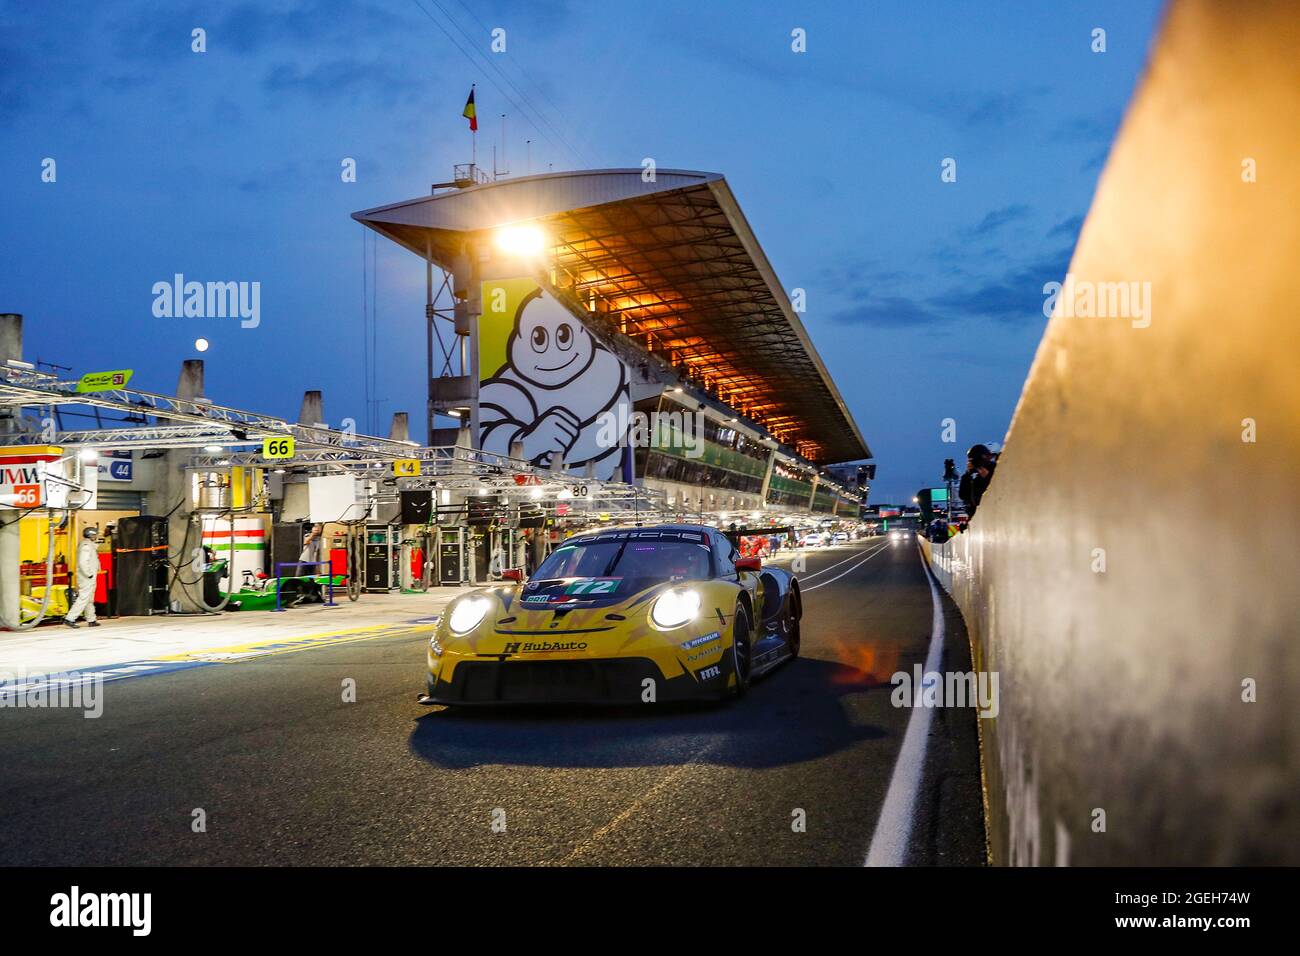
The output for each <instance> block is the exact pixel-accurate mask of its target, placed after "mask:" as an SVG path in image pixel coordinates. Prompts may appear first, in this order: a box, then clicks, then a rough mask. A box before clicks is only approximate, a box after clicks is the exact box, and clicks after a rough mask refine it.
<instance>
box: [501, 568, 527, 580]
mask: <svg viewBox="0 0 1300 956" xmlns="http://www.w3.org/2000/svg"><path fill="white" fill-rule="evenodd" d="M501 577H503V578H505V580H507V581H514V582H515V583H516V584H519V583H521V582H522V581H523V580H524V572H523V571H522V570H521V569H520V568H506V569H505V570H504V571H502V572H501Z"/></svg>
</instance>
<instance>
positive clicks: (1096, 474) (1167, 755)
mask: <svg viewBox="0 0 1300 956" xmlns="http://www.w3.org/2000/svg"><path fill="white" fill-rule="evenodd" d="M1298 40H1300V9H1298V8H1297V7H1296V5H1295V4H1294V3H1293V2H1283V0H1277V2H1251V3H1241V4H1235V3H1216V2H1209V0H1200V2H1175V3H1173V4H1172V5H1171V6H1170V8H1169V10H1168V12H1167V15H1166V19H1165V22H1164V24H1163V25H1162V27H1161V30H1160V33H1159V36H1158V38H1157V40H1156V42H1155V44H1154V46H1153V49H1152V53H1151V59H1150V62H1149V64H1148V68H1147V71H1146V75H1145V76H1144V78H1143V80H1142V81H1141V83H1140V86H1139V89H1138V92H1137V93H1136V95H1135V97H1134V99H1133V102H1132V104H1131V106H1130V109H1129V112H1128V115H1127V116H1126V118H1125V121H1124V123H1123V126H1122V128H1121V130H1120V133H1119V136H1118V137H1117V140H1116V142H1115V145H1114V148H1113V150H1112V152H1111V155H1110V158H1109V160H1108V162H1107V165H1106V168H1105V171H1104V173H1103V175H1102V177H1101V179H1100V182H1099V185H1098V189H1097V194H1096V196H1095V199H1094V202H1093V204H1092V208H1091V210H1090V212H1089V214H1088V217H1087V220H1086V222H1085V224H1084V227H1083V231H1082V234H1081V236H1080V241H1079V245H1078V248H1077V249H1076V252H1075V256H1074V260H1073V262H1072V264H1071V267H1070V273H1071V281H1069V282H1067V283H1066V285H1065V287H1064V288H1063V289H1062V290H1061V294H1060V295H1059V296H1058V298H1057V301H1056V303H1055V312H1054V314H1053V316H1052V319H1051V321H1050V322H1049V324H1048V327H1047V330H1046V332H1045V334H1044V337H1043V341H1042V344H1041V345H1040V347H1039V351H1038V354H1037V356H1036V357H1035V360H1034V363H1033V367H1032V369H1031V371H1030V374H1029V377H1028V380H1027V382H1026V385H1025V389H1024V392H1023V394H1022V396H1021V399H1020V402H1019V404H1018V406H1017V409H1016V412H1015V415H1014V418H1013V422H1012V426H1011V429H1010V432H1009V434H1008V437H1007V442H1006V449H1005V452H1004V454H1003V456H1002V461H1001V463H1000V466H999V468H998V471H997V474H996V476H995V478H994V481H993V484H992V486H991V489H990V491H989V493H988V495H987V496H986V498H985V500H984V502H983V504H982V505H981V507H980V509H979V513H978V515H977V516H976V517H975V518H974V520H973V521H972V522H971V527H970V531H969V532H967V533H966V534H964V535H960V536H958V537H957V538H955V539H953V540H951V541H949V542H947V543H945V544H942V545H935V546H933V548H932V549H931V550H932V551H933V554H934V558H933V561H932V565H933V567H934V568H935V571H936V574H937V575H938V576H939V578H940V579H941V581H942V582H943V583H944V585H945V587H947V588H948V590H949V591H950V593H952V595H953V596H954V598H955V599H956V601H957V603H958V604H959V606H960V607H961V609H962V611H963V613H964V615H965V617H966V622H967V625H968V628H969V630H970V633H971V636H972V643H973V649H974V657H975V665H976V667H977V668H981V669H990V670H995V671H997V672H998V673H999V682H1000V688H1001V702H1000V703H1001V706H1000V714H999V716H998V717H997V718H996V719H994V720H982V721H980V724H981V734H982V741H983V748H982V749H983V761H984V775H985V785H986V791H987V807H988V816H989V819H988V833H989V840H990V853H991V856H992V858H993V862H995V863H1001V864H1007V863H1009V864H1046V865H1051V864H1054V863H1056V864H1252V863H1264V864H1274V863H1289V864H1293V865H1294V864H1296V863H1300V813H1298V811H1297V804H1298V802H1300V587H1298V586H1297V583H1296V569H1297V568H1298V567H1300V533H1297V532H1298V531H1300V527H1298V526H1300V522H1298V521H1297V518H1296V505H1295V503H1294V500H1293V492H1294V490H1295V487H1296V483H1297V480H1300V375H1297V370H1296V365H1297V361H1298V360H1300V333H1298V332H1297V323H1298V322H1300V305H1298V303H1300V122H1298V121H1297V117H1300V56H1297V55H1296V52H1295V51H1296V48H1297V41H1298ZM1112 42H1114V41H1113V40H1112ZM1117 283H1124V284H1125V285H1123V286H1120V285H1116V284H1117ZM1122 290H1127V291H1122ZM1089 295H1091V296H1092V298H1091V302H1092V305H1091V307H1089ZM1125 296H1127V297H1128V302H1127V305H1125V302H1124V301H1122V300H1123V299H1124V297H1125ZM1099 303H1100V304H1101V307H1100V308H1099Z"/></svg>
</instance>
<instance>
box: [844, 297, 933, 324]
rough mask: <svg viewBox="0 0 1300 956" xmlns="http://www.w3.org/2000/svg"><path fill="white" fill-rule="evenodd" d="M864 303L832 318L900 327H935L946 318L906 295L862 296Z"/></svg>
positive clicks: (852, 306)
mask: <svg viewBox="0 0 1300 956" xmlns="http://www.w3.org/2000/svg"><path fill="white" fill-rule="evenodd" d="M860 299H861V301H859V302H857V303H855V304H854V305H851V306H849V307H848V308H847V309H841V310H840V311H839V312H836V313H833V314H832V315H831V321H832V322H839V323H842V324H846V325H871V326H876V327H885V328H888V327H900V326H916V325H934V324H935V323H938V322H942V321H943V316H941V315H938V314H936V313H934V312H931V311H929V310H927V309H926V308H925V307H924V306H923V305H921V304H920V303H919V302H917V301H915V300H913V299H909V298H907V297H906V296H898V295H891V296H872V295H870V294H865V293H864V294H862V295H861V296H860Z"/></svg>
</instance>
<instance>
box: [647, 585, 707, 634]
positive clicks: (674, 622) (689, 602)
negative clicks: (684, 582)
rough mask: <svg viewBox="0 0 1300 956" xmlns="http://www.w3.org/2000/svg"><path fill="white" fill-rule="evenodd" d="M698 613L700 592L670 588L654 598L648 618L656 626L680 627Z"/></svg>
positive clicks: (693, 618)
mask: <svg viewBox="0 0 1300 956" xmlns="http://www.w3.org/2000/svg"><path fill="white" fill-rule="evenodd" d="M699 613H700V592H698V591H678V590H676V589H671V590H668V591H665V592H664V593H663V594H661V595H659V597H658V598H656V599H655V603H654V606H653V607H651V608H650V620H652V621H654V622H655V624H656V625H657V626H658V627H664V628H670V627H681V626H682V625H683V624H685V623H686V622H687V621H693V620H695V616H696V615H697V614H699Z"/></svg>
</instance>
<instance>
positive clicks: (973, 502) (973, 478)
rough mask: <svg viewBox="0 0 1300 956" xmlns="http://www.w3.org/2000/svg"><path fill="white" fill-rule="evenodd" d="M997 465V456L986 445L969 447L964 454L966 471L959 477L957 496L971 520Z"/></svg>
mask: <svg viewBox="0 0 1300 956" xmlns="http://www.w3.org/2000/svg"><path fill="white" fill-rule="evenodd" d="M997 465H998V456H997V455H995V454H993V452H991V451H989V448H988V446H987V445H971V446H970V450H969V451H968V452H966V471H965V473H964V474H963V475H962V476H961V484H960V485H959V486H958V487H957V495H958V497H960V498H961V500H962V501H963V502H964V503H965V505H966V514H967V515H969V516H970V517H971V518H973V517H975V509H976V508H978V507H979V503H980V499H981V498H983V497H984V492H985V491H987V490H988V487H989V482H991V481H992V480H993V471H994V469H995V468H997Z"/></svg>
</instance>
